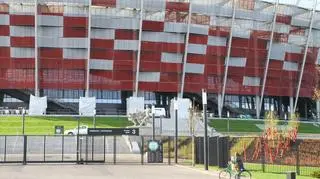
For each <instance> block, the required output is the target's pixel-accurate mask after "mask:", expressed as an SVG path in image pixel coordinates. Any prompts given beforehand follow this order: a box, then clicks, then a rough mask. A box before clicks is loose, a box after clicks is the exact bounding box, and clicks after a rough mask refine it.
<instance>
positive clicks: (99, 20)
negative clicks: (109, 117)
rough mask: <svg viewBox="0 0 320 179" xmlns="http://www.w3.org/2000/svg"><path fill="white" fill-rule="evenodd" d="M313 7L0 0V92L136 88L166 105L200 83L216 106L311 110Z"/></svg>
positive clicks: (62, 95)
mask: <svg viewBox="0 0 320 179" xmlns="http://www.w3.org/2000/svg"><path fill="white" fill-rule="evenodd" d="M317 7H318V6H317V0H308V1H307V0H303V1H296V0H292V1H285V2H282V0H280V2H279V0H193V1H192V0H190V1H187V0H179V1H178V0H175V1H174V0H92V1H91V0H20V1H18V0H10V1H9V0H7V1H3V0H2V1H1V0H0V89H2V91H1V95H0V98H2V99H3V98H4V99H3V101H4V102H10V100H9V98H13V99H15V100H16V101H15V102H17V101H20V100H22V101H23V97H21V96H23V94H26V93H34V94H35V95H36V96H43V95H45V96H48V97H49V98H52V99H56V100H59V101H60V102H61V103H74V102H77V101H78V99H79V97H80V96H96V97H97V102H98V103H101V104H114V103H118V104H119V103H123V102H124V101H125V99H126V98H127V97H129V96H131V95H134V96H141V95H142V96H145V98H146V100H149V103H153V102H156V103H157V104H158V105H164V106H166V105H167V104H168V98H171V97H173V96H176V95H179V96H180V97H189V98H195V100H197V99H198V97H199V94H200V93H201V89H206V90H207V91H208V93H209V94H210V95H209V99H210V100H211V103H209V107H210V104H211V108H212V110H213V111H214V112H215V113H216V114H220V115H223V114H225V112H226V110H229V109H230V110H233V111H234V113H237V111H238V113H239V114H240V113H243V114H245V113H249V112H253V113H254V114H258V115H262V112H263V111H266V110H270V109H274V110H276V111H278V113H279V115H281V116H284V114H285V113H288V112H292V111H299V112H300V113H301V114H303V115H304V116H305V117H310V115H312V113H313V111H314V110H315V103H314V102H313V101H312V100H311V98H312V95H313V90H314V89H315V88H316V87H317V84H318V71H317V66H318V62H319V54H320V53H319V47H320V38H319V37H320V23H319V22H320V12H319V11H317ZM222 99H224V100H222ZM261 99H263V100H261ZM298 99H299V100H298ZM6 100H7V101H6ZM0 101H1V100H0ZM13 101H14V100H13ZM11 102H12V101H11ZM3 104H4V103H3ZM310 109H313V110H310ZM241 111H242V112H241Z"/></svg>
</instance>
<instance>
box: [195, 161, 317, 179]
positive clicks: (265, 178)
mask: <svg viewBox="0 0 320 179" xmlns="http://www.w3.org/2000/svg"><path fill="white" fill-rule="evenodd" d="M195 167H196V168H199V169H204V166H203V165H199V164H197V165H196V166H195ZM220 170H222V169H220V168H218V167H216V166H209V171H214V172H219V171H220ZM249 170H250V169H249ZM250 172H251V174H252V179H286V174H278V173H266V172H265V173H263V172H262V171H252V170H250ZM297 179H314V178H313V177H309V176H300V175H299V176H297Z"/></svg>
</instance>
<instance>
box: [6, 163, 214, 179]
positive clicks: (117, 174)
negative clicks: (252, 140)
mask: <svg viewBox="0 0 320 179" xmlns="http://www.w3.org/2000/svg"><path fill="white" fill-rule="evenodd" d="M57 178H58V179H73V178H74V179H150V178H151V179H164V178H170V179H194V178H197V179H215V178H218V177H217V176H216V175H215V174H213V173H209V172H204V171H200V170H196V169H191V168H188V167H180V166H174V165H172V166H168V165H66V164H62V165H56V164H52V165H49V164H46V165H40V164H37V165H25V166H23V165H0V179H57Z"/></svg>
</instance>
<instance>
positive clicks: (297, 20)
mask: <svg viewBox="0 0 320 179" xmlns="http://www.w3.org/2000/svg"><path fill="white" fill-rule="evenodd" d="M291 25H293V26H299V27H309V25H310V21H309V20H306V19H301V18H296V17H292V19H291Z"/></svg>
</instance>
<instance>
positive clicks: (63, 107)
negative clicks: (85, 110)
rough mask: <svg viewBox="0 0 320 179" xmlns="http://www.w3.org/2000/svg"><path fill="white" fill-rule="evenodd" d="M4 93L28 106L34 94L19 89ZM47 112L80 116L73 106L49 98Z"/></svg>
mask: <svg viewBox="0 0 320 179" xmlns="http://www.w3.org/2000/svg"><path fill="white" fill-rule="evenodd" d="M2 92H3V93H4V94H7V95H9V96H11V97H13V98H16V99H19V100H21V101H23V102H25V103H27V104H29V100H30V95H31V94H32V91H29V90H19V89H10V90H6V89H5V90H2ZM47 112H48V113H59V114H78V109H77V108H76V107H75V106H73V105H67V104H64V103H61V102H59V101H57V100H54V99H50V98H48V108H47Z"/></svg>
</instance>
